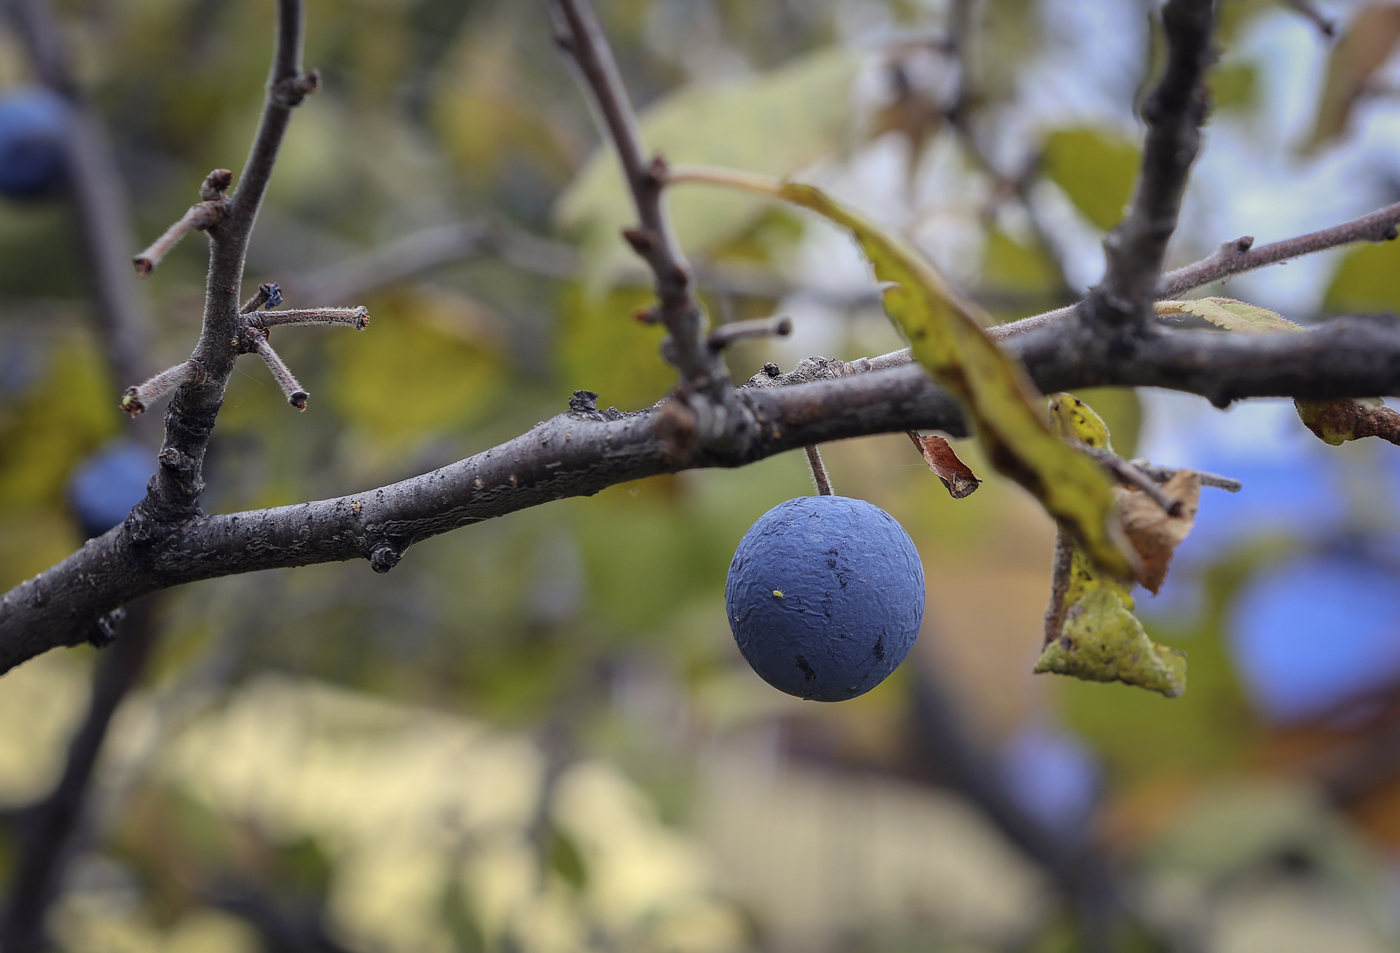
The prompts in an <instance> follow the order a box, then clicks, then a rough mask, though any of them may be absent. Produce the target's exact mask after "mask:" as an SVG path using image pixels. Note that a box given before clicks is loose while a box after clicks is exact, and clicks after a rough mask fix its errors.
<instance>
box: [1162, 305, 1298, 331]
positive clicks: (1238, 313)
mask: <svg viewBox="0 0 1400 953" xmlns="http://www.w3.org/2000/svg"><path fill="white" fill-rule="evenodd" d="M1157 313H1158V314H1193V315H1195V316H1196V317H1198V318H1203V319H1204V320H1206V321H1209V322H1210V323H1211V324H1213V325H1215V326H1216V327H1218V328H1224V329H1225V330H1226V331H1246V332H1250V333H1255V334H1265V333H1270V332H1274V331H1306V330H1307V328H1305V327H1303V326H1302V325H1300V324H1294V323H1293V322H1292V321H1290V320H1288V319H1287V318H1285V317H1283V316H1282V315H1280V314H1279V313H1278V312H1276V311H1270V310H1269V309H1268V308H1261V307H1259V306H1258V305H1255V304H1249V303H1248V302H1245V301H1236V300H1235V299H1234V298H1194V299H1192V300H1190V301H1158V302H1157Z"/></svg>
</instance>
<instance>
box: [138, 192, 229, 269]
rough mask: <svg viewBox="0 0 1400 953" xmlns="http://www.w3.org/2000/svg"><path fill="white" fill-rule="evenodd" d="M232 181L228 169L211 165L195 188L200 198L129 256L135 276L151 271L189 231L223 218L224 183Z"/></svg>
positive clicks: (209, 225)
mask: <svg viewBox="0 0 1400 953" xmlns="http://www.w3.org/2000/svg"><path fill="white" fill-rule="evenodd" d="M232 182H233V173H232V172H230V171H229V170H228V169H215V170H214V171H213V172H210V173H209V174H208V175H207V176H205V177H204V184H203V185H201V186H200V188H199V195H200V198H201V199H203V201H201V202H200V203H199V204H197V205H191V206H190V208H189V211H187V212H185V214H184V215H183V216H181V218H180V220H179V221H178V222H176V223H175V224H174V225H171V226H170V227H169V228H167V229H166V230H165V234H163V235H161V236H160V237H159V238H157V239H156V240H155V241H154V242H152V243H151V244H150V246H149V247H148V248H147V249H146V250H145V251H143V252H141V253H140V254H139V255H137V256H136V257H135V258H133V259H132V263H133V264H135V265H136V275H137V277H139V278H144V277H146V276H147V275H149V274H150V273H151V272H152V271H154V270H155V267H156V265H159V264H160V263H161V261H162V260H163V259H164V258H165V256H166V255H168V254H169V253H170V250H171V249H172V248H174V247H175V246H176V245H178V244H179V243H180V239H182V238H184V237H185V236H186V235H188V234H189V233H190V232H202V231H204V230H206V229H209V228H213V227H214V226H215V225H217V224H219V223H220V222H221V221H223V219H224V213H225V212H226V211H228V187H229V185H231V184H232Z"/></svg>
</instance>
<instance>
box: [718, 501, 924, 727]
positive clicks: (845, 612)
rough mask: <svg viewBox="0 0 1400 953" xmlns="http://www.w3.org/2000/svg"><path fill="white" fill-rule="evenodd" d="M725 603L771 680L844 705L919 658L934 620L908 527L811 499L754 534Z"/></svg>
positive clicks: (747, 653)
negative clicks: (918, 647)
mask: <svg viewBox="0 0 1400 953" xmlns="http://www.w3.org/2000/svg"><path fill="white" fill-rule="evenodd" d="M724 602H725V609H726V611H727V613H728V616H729V626H730V628H731V629H733V630H734V639H735V641H737V642H738V643H739V651H740V652H742V653H743V654H744V658H745V659H747V660H748V662H749V664H750V665H751V666H753V670H754V671H755V672H757V673H758V674H759V675H760V676H761V677H762V678H763V680H764V681H766V682H767V683H768V684H770V685H772V686H773V687H774V688H776V689H778V690H780V691H784V692H787V693H788V694H789V695H796V696H798V697H799V698H809V699H814V700H816V701H827V702H834V701H844V700H845V699H848V698H855V697H856V696H857V695H862V694H864V693H865V692H868V691H870V689H872V688H874V687H875V686H876V685H878V684H880V682H882V681H884V680H885V678H886V677H887V676H888V675H889V674H890V673H891V672H893V671H894V670H895V668H896V667H897V666H898V665H899V663H900V662H902V661H904V657H905V656H906V655H908V654H909V650H910V648H912V647H913V645H914V639H915V638H916V637H917V636H918V634H919V625H920V623H921V622H922V621H923V618H924V569H923V565H922V564H921V563H920V561H919V553H918V550H916V549H915V548H914V542H913V540H911V539H910V538H909V534H908V533H906V532H905V531H904V527H902V526H900V525H899V523H898V522H896V521H895V518H894V517H893V516H890V514H888V513H886V512H885V511H884V510H882V509H880V508H879V507H878V506H874V505H873V504H870V503H867V502H865V501H864V500H852V499H849V498H847V497H844V496H804V497H798V498H797V499H794V500H788V501H787V502H786V503H780V504H778V505H777V506H775V507H773V508H772V509H771V510H769V511H768V512H767V513H765V514H763V516H761V517H760V518H759V520H758V522H756V523H754V525H753V526H752V527H751V528H750V529H749V531H748V532H747V533H745V534H744V538H743V539H742V540H740V542H739V548H738V550H736V551H735V553H734V560H733V562H731V563H730V564H729V580H728V582H727V584H726V585H725V591H724Z"/></svg>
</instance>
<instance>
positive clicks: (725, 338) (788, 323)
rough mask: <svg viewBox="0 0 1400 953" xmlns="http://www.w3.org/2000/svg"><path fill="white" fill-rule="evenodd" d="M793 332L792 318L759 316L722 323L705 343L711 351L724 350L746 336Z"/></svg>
mask: <svg viewBox="0 0 1400 953" xmlns="http://www.w3.org/2000/svg"><path fill="white" fill-rule="evenodd" d="M791 333H792V319H791V318H788V317H781V318H757V319H755V320H753V321H735V322H733V323H731V324H721V325H720V326H719V327H717V328H715V329H714V330H713V331H711V332H710V335H709V337H707V338H706V339H705V344H706V346H707V347H709V349H710V350H711V351H722V350H724V349H725V348H727V347H729V345H731V344H733V343H734V342H736V341H742V340H744V339H746V338H766V337H780V338H785V337H787V336H788V335H789V334H791Z"/></svg>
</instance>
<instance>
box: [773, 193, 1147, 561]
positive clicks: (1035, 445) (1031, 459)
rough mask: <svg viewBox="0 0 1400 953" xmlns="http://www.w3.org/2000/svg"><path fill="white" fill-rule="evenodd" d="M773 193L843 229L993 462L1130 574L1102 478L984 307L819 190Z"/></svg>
mask: <svg viewBox="0 0 1400 953" xmlns="http://www.w3.org/2000/svg"><path fill="white" fill-rule="evenodd" d="M776 194H777V195H778V197H780V198H782V199H785V200H787V201H789V202H792V203H794V204H796V205H801V206H803V207H804V208H808V209H811V210H812V211H814V212H816V213H818V214H820V215H822V216H824V217H825V218H828V219H830V220H831V221H833V222H836V223H837V224H839V225H843V226H845V227H846V228H848V229H850V231H851V232H852V234H853V235H854V236H855V239H856V241H857V243H858V244H859V245H860V246H861V249H862V250H863V251H864V252H865V255H866V257H867V258H869V259H870V263H871V265H872V266H873V267H874V270H875V277H876V278H877V279H879V280H880V281H883V282H886V283H887V284H886V287H885V291H884V305H885V312H886V313H887V314H888V315H889V316H890V319H891V320H892V321H894V322H895V324H897V325H898V326H899V327H900V329H901V330H902V331H903V332H904V334H905V336H906V337H908V338H909V343H910V347H911V350H912V351H913V354H914V357H915V359H916V360H918V362H919V363H920V364H921V365H923V367H924V368H925V370H927V371H928V372H929V373H930V374H931V375H932V376H933V378H934V379H935V380H937V381H938V382H939V383H940V384H942V385H943V386H944V387H947V388H948V389H949V390H950V391H952V392H953V393H954V394H955V395H957V397H958V398H959V399H960V400H961V401H962V403H963V405H964V406H965V408H966V409H967V413H968V416H969V417H971V418H972V421H973V423H974V425H975V428H976V431H977V437H978V439H979V440H980V441H981V442H982V446H983V448H984V449H985V450H986V453H987V458H988V459H989V460H990V461H991V462H992V465H993V466H994V467H996V469H997V470H998V471H999V472H1001V473H1003V474H1005V475H1006V476H1009V477H1011V478H1012V479H1013V480H1015V481H1016V482H1017V483H1019V484H1021V486H1023V487H1024V488H1025V489H1026V490H1028V491H1029V492H1030V493H1031V494H1032V495H1033V496H1035V497H1036V499H1038V500H1039V501H1040V503H1041V505H1042V506H1044V507H1045V509H1046V511H1047V512H1048V513H1049V514H1050V515H1051V516H1053V517H1054V518H1055V520H1056V521H1057V522H1058V523H1059V524H1060V525H1061V526H1062V527H1063V528H1065V529H1066V530H1067V531H1068V532H1069V533H1070V534H1071V535H1072V536H1073V537H1074V538H1075V539H1076V540H1077V541H1078V542H1080V544H1081V545H1083V546H1084V547H1085V551H1086V553H1087V554H1088V555H1089V557H1090V558H1091V559H1092V561H1093V562H1094V564H1095V565H1097V566H1100V567H1103V568H1104V569H1105V570H1106V571H1108V572H1110V573H1112V574H1114V575H1117V576H1120V577H1122V578H1130V577H1131V576H1132V563H1131V561H1130V559H1129V557H1128V555H1127V553H1126V552H1124V550H1123V549H1122V548H1120V547H1119V545H1118V544H1117V541H1116V540H1115V539H1114V538H1113V536H1112V534H1111V530H1110V528H1109V516H1110V514H1111V513H1112V510H1113V494H1112V490H1111V487H1110V484H1109V481H1108V478H1107V477H1106V476H1105V475H1104V474H1103V472H1102V471H1101V470H1100V468H1099V466H1098V464H1097V463H1095V462H1094V461H1093V460H1091V459H1089V458H1088V457H1087V456H1085V455H1084V454H1082V453H1080V452H1078V451H1077V450H1074V449H1073V448H1071V447H1070V446H1069V445H1068V444H1066V443H1065V442H1064V441H1063V440H1061V439H1060V438H1059V437H1057V436H1055V434H1054V433H1053V432H1052V431H1051V430H1050V426H1049V422H1048V421H1047V420H1046V417H1045V415H1044V413H1043V412H1042V411H1041V409H1040V407H1039V406H1038V401H1036V400H1035V398H1034V396H1033V395H1034V390H1033V388H1032V387H1031V385H1030V383H1029V382H1028V381H1027V380H1026V378H1025V374H1024V372H1023V371H1022V370H1021V368H1020V367H1019V366H1018V365H1017V364H1016V363H1015V362H1014V361H1012V359H1011V358H1009V357H1008V356H1007V355H1006V354H1005V353H1004V352H1003V351H1002V350H1001V349H1000V348H999V347H997V345H996V344H995V343H994V342H993V341H992V340H991V339H990V338H988V337H987V335H986V334H985V333H984V332H983V330H982V324H981V321H982V319H983V318H985V317H986V315H985V314H984V313H983V312H982V309H981V308H980V307H978V306H977V305H976V304H973V303H972V302H970V301H968V300H966V299H964V298H963V297H962V295H961V294H959V293H958V292H957V291H955V290H954V289H953V287H952V286H951V285H950V284H949V283H948V281H947V279H945V278H944V277H943V275H942V274H941V273H940V272H939V271H938V270H937V269H935V268H934V267H933V265H932V264H930V263H929V262H928V261H927V260H926V259H924V257H923V256H922V255H920V254H919V253H918V252H916V251H914V250H913V249H911V248H910V247H909V246H908V245H906V244H905V243H904V241H903V240H902V239H900V238H898V237H896V236H894V235H892V234H891V233H889V232H888V231H886V230H884V229H882V228H880V227H879V226H877V225H875V224H874V223H873V222H871V221H869V220H868V219H866V218H865V217H864V216H862V215H860V214H859V213H857V212H854V211H852V210H851V209H848V208H846V207H845V206H844V205H841V204H839V203H837V202H835V201H833V200H832V199H831V198H829V197H828V196H827V195H826V194H825V193H824V192H822V191H821V190H820V189H817V188H816V187H814V186H810V185H802V184H798V183H791V182H789V183H784V184H783V185H781V186H780V187H778V189H777V190H776Z"/></svg>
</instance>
